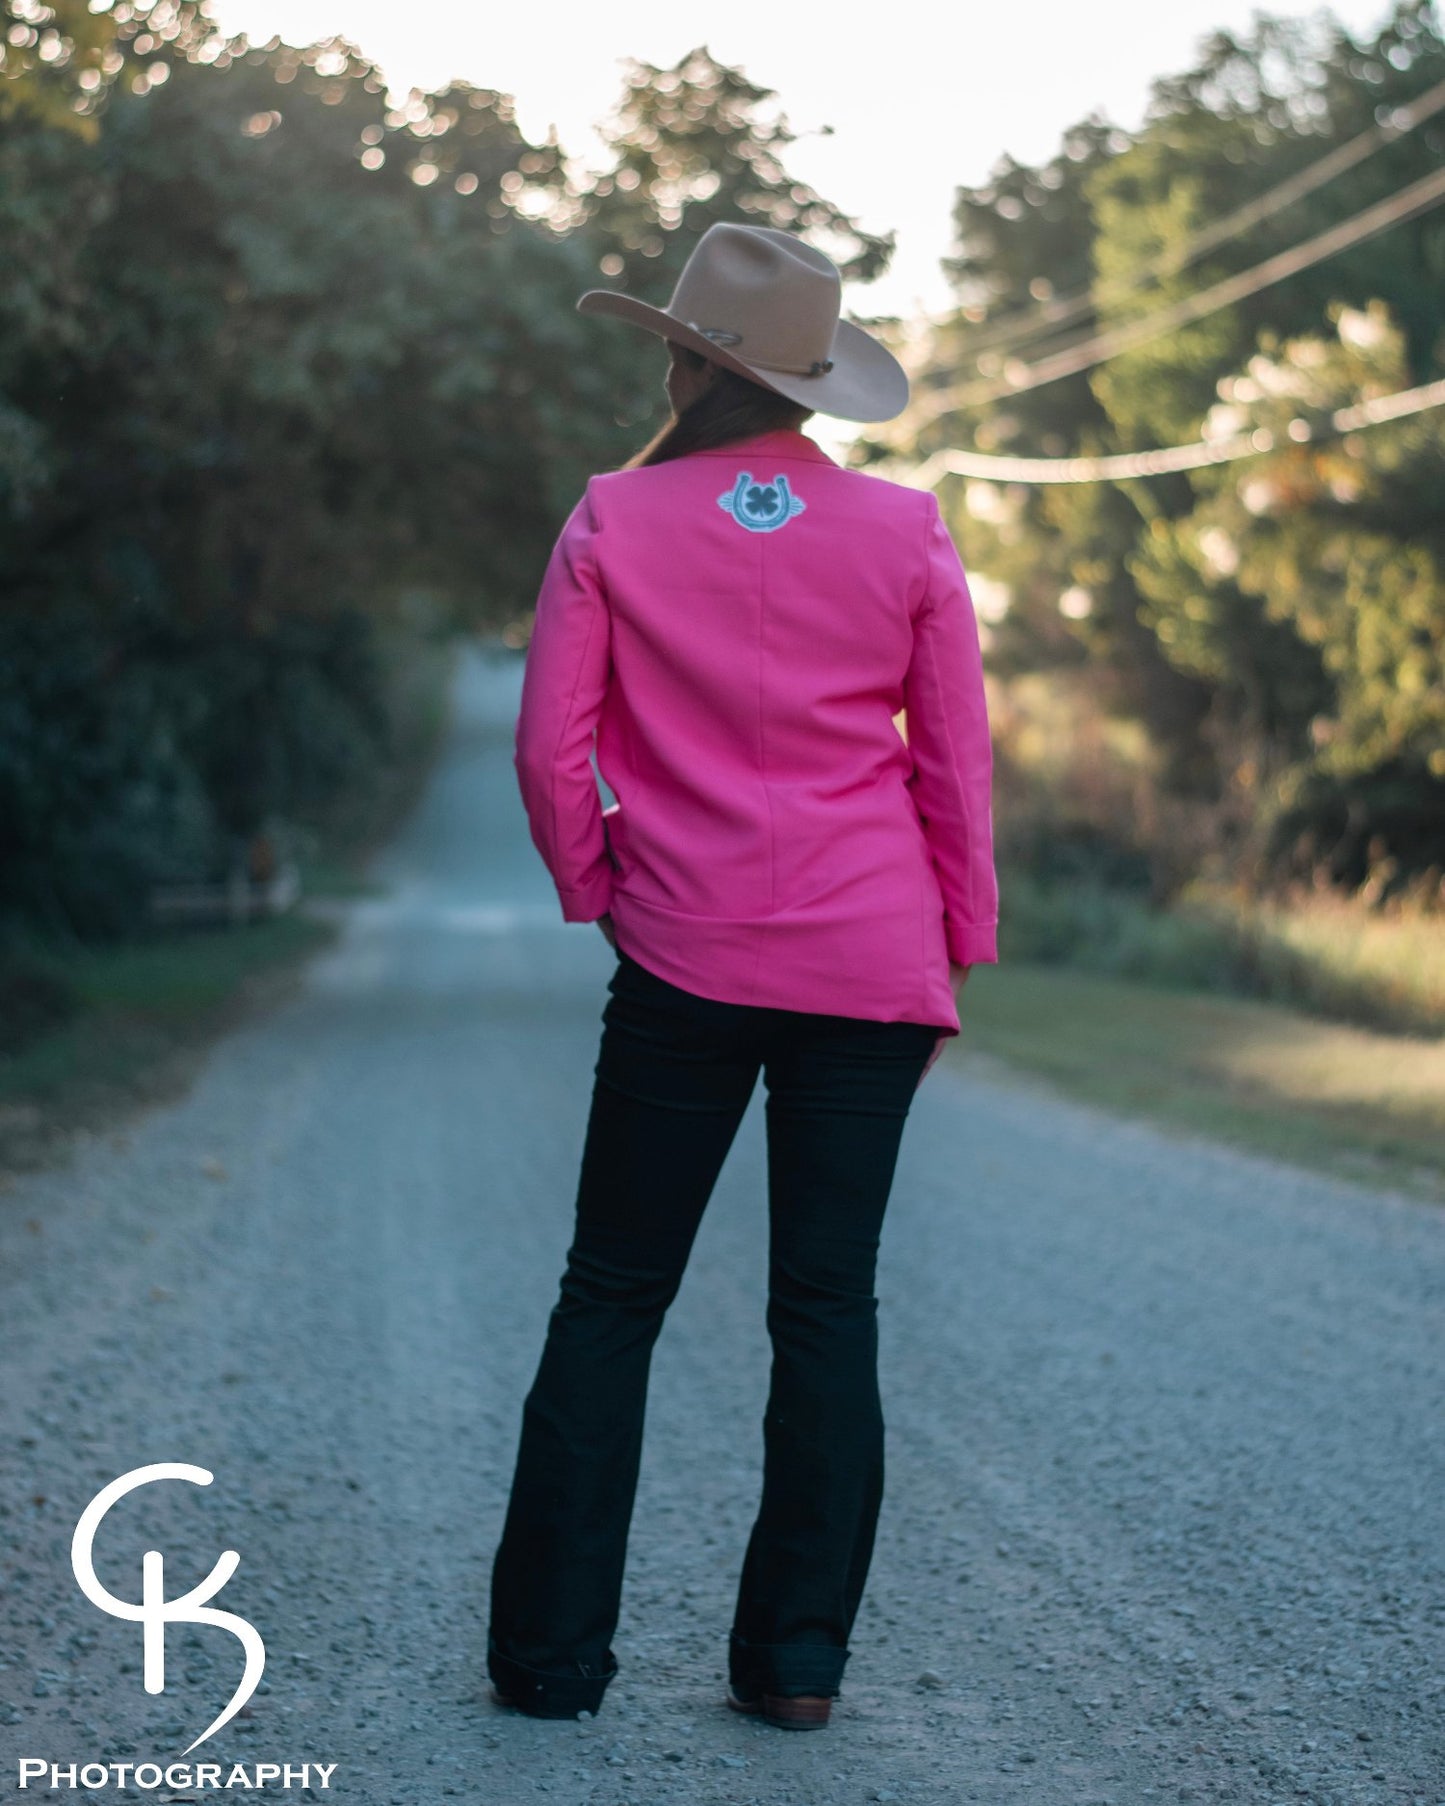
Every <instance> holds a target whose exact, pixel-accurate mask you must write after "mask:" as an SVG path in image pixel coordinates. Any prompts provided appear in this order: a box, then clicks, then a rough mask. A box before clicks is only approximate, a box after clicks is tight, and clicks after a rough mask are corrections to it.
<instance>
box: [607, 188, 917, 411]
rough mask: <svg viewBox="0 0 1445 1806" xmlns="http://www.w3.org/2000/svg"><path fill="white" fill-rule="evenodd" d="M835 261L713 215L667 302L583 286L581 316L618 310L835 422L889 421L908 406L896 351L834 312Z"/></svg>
mask: <svg viewBox="0 0 1445 1806" xmlns="http://www.w3.org/2000/svg"><path fill="white" fill-rule="evenodd" d="M842 294H843V279H842V276H841V275H840V273H839V270H838V266H837V265H836V264H835V263H834V262H833V261H832V259H831V258H828V257H825V256H824V255H823V253H822V252H821V251H815V250H814V249H813V247H812V246H811V245H808V244H804V242H803V241H802V239H801V238H797V237H795V236H794V235H793V234H792V233H791V232H779V231H776V230H775V229H774V228H773V227H772V226H744V225H733V224H731V223H730V222H728V221H725V220H722V221H718V222H717V223H716V224H715V225H711V226H709V227H708V229H707V231H706V232H704V233H703V235H702V237H701V238H700V239H699V240H698V241H697V244H696V245H695V246H694V247H693V252H692V255H691V256H690V257H689V258H688V260H687V262H686V264H685V265H684V266H683V270H682V274H681V275H680V276H679V277H678V279H677V286H676V287H675V288H674V289H673V291H672V299H671V300H670V301H669V302H668V304H667V306H666V307H665V308H662V307H652V306H649V304H648V303H647V302H646V301H639V300H637V299H636V298H635V297H634V296H632V295H624V294H620V293H618V291H617V290H615V289H610V288H593V289H588V291H587V293H586V294H585V295H583V296H582V298H581V300H580V301H578V303H577V311H578V313H581V314H616V315H617V317H618V318H619V319H623V320H631V321H632V322H633V324H634V325H637V326H641V327H643V328H644V329H645V330H646V331H648V332H655V333H657V334H658V335H659V336H660V337H661V338H664V339H672V340H673V341H675V342H676V343H677V344H679V345H688V346H691V348H692V349H693V350H694V351H700V352H702V353H703V355H704V356H705V357H709V358H711V359H712V361H713V362H714V363H715V364H721V365H722V366H723V368H724V369H725V370H736V371H737V372H738V373H739V375H741V376H749V377H751V378H752V379H753V381H754V382H757V383H761V384H762V386H763V387H764V388H765V389H775V390H776V391H777V392H778V394H780V395H786V396H787V397H788V398H789V400H791V401H800V402H802V403H803V405H804V406H805V407H809V408H813V409H815V410H816V411H817V412H818V413H820V414H830V415H832V416H834V417H835V418H836V419H839V420H892V419H893V417H894V416H895V415H896V414H901V413H902V412H903V410H904V408H905V407H907V405H908V376H907V373H906V371H905V370H904V368H903V366H902V365H901V364H900V363H899V362H898V359H897V358H896V357H894V355H893V353H892V352H891V351H889V350H888V349H887V348H886V347H885V346H883V345H880V344H879V342H878V340H877V339H875V338H872V337H871V336H870V335H869V334H868V333H866V332H864V331H863V329H862V328H861V327H860V326H854V325H853V324H852V322H851V321H848V320H841V319H839V317H838V313H839V307H840V305H841V301H842Z"/></svg>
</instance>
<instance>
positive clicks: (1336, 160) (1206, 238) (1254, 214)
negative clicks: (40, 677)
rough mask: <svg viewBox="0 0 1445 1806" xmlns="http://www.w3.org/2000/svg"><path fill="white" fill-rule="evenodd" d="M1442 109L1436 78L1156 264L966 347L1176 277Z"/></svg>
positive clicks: (988, 343) (1041, 328) (1009, 336)
mask: <svg viewBox="0 0 1445 1806" xmlns="http://www.w3.org/2000/svg"><path fill="white" fill-rule="evenodd" d="M1442 108H1445V81H1442V82H1437V83H1436V84H1435V86H1434V87H1433V88H1429V89H1427V90H1426V91H1425V93H1423V94H1421V95H1418V96H1417V97H1416V98H1415V99H1414V100H1412V101H1410V102H1409V103H1408V104H1407V105H1405V106H1401V107H1395V108H1393V109H1392V110H1391V112H1390V113H1389V115H1388V117H1387V118H1385V119H1383V120H1381V121H1379V122H1378V123H1377V124H1375V125H1372V126H1371V127H1370V128H1369V129H1368V130H1367V131H1363V132H1361V133H1359V135H1358V136H1357V137H1354V138H1351V139H1350V141H1349V142H1348V143H1347V144H1341V145H1339V146H1337V147H1336V148H1335V149H1334V150H1332V151H1330V152H1329V153H1328V154H1327V155H1325V156H1323V157H1321V158H1319V159H1318V161H1316V162H1314V163H1311V164H1310V165H1309V166H1308V167H1307V168H1305V169H1302V170H1299V171H1298V172H1297V173H1296V174H1295V175H1292V176H1289V177H1287V178H1286V179H1285V180H1284V181H1283V182H1279V183H1277V184H1276V185H1275V186H1274V187H1273V188H1270V189H1267V190H1266V191H1265V193H1263V194H1262V195H1259V196H1257V197H1256V198H1255V199H1254V200H1252V201H1249V202H1246V204H1245V205H1244V206H1242V207H1237V208H1236V209H1235V210H1234V212H1233V213H1227V214H1225V215H1224V216H1223V218H1221V219H1217V220H1215V221H1214V222H1213V223H1212V224H1210V225H1208V226H1204V227H1202V228H1201V229H1200V230H1199V231H1198V232H1196V233H1194V234H1193V236H1192V237H1190V238H1188V239H1187V240H1186V241H1185V242H1184V244H1182V245H1181V246H1180V247H1179V248H1178V250H1176V251H1173V252H1170V253H1169V254H1168V255H1166V256H1165V257H1163V258H1162V259H1161V260H1160V262H1159V263H1157V264H1156V265H1155V266H1154V268H1152V269H1149V270H1141V271H1138V272H1137V273H1135V274H1134V275H1132V276H1123V277H1116V278H1114V280H1112V281H1103V282H1100V283H1098V284H1097V285H1096V286H1095V287H1094V288H1092V289H1085V290H1083V291H1082V292H1081V293H1079V294H1076V295H1060V296H1059V297H1058V298H1057V299H1055V300H1051V301H1047V302H1045V303H1044V304H1043V306H1041V307H1038V308H1031V309H1029V310H1028V312H1027V313H1026V314H1014V315H1011V316H1008V317H1006V318H1004V319H1002V320H1000V321H998V322H997V325H996V328H995V330H994V331H993V332H990V331H989V328H988V324H987V322H985V324H984V326H983V329H982V332H981V334H980V335H979V336H978V337H971V338H970V339H969V341H968V343H967V346H966V350H967V351H968V353H969V355H970V356H972V355H973V354H974V353H975V352H979V351H995V350H998V349H1000V348H1004V347H1010V346H1014V345H1021V344H1024V343H1026V342H1027V341H1028V340H1029V339H1034V338H1039V337H1042V336H1045V335H1046V334H1047V333H1049V332H1052V331H1053V329H1054V328H1055V327H1058V326H1067V325H1069V324H1070V323H1071V322H1073V321H1074V320H1077V319H1079V318H1080V317H1081V316H1082V315H1084V314H1087V313H1090V312H1091V311H1093V310H1094V309H1095V308H1097V307H1099V306H1101V305H1102V306H1108V305H1110V304H1112V303H1114V302H1117V301H1123V300H1126V299H1127V298H1128V297H1129V296H1130V295H1132V294H1135V293H1137V292H1138V291H1139V290H1140V289H1142V288H1146V287H1148V286H1149V284H1151V283H1154V282H1162V281H1165V280H1167V279H1168V278H1169V277H1170V276H1177V275H1178V274H1179V272H1180V271H1181V270H1185V269H1188V268H1189V266H1190V264H1192V263H1196V262H1198V260H1199V259H1200V258H1201V257H1202V256H1203V255H1204V254H1205V252H1206V251H1212V250H1214V249H1215V247H1216V246H1218V245H1221V244H1224V243H1226V242H1227V241H1228V240H1229V239H1232V238H1237V237H1238V236H1239V235H1240V234H1241V233H1242V232H1247V231H1249V230H1250V229H1251V227H1253V226H1257V225H1258V224H1259V223H1260V221H1261V220H1266V219H1269V218H1271V217H1272V216H1273V215H1274V214H1276V213H1280V212H1282V211H1283V210H1284V209H1285V208H1286V207H1292V206H1293V205H1294V204H1295V202H1296V201H1300V200H1303V199H1304V197H1305V196H1306V195H1307V194H1313V193H1314V192H1315V190H1316V189H1317V188H1323V187H1324V185H1325V183H1326V182H1332V181H1333V180H1334V178H1335V177H1336V176H1338V175H1343V174H1344V172H1345V171H1346V170H1347V169H1353V168H1354V167H1355V165H1356V164H1357V163H1363V162H1364V160H1365V158H1366V157H1369V156H1372V155H1373V154H1374V152H1375V151H1377V150H1378V149H1379V148H1380V147H1381V145H1384V144H1393V143H1394V141H1395V140H1396V139H1397V138H1403V137H1404V136H1405V134H1406V133H1407V132H1413V131H1414V130H1415V128H1416V127H1417V126H1420V125H1423V124H1424V123H1425V121H1426V120H1427V119H1433V118H1434V117H1435V115H1436V114H1437V113H1438V112H1440V111H1441V110H1442Z"/></svg>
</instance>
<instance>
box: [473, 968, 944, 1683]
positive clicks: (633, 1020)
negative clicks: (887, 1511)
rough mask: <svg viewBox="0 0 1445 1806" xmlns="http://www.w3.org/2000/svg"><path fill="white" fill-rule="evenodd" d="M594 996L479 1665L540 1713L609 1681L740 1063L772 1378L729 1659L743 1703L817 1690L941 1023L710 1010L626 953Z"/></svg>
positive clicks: (846, 1605) (848, 1590)
mask: <svg viewBox="0 0 1445 1806" xmlns="http://www.w3.org/2000/svg"><path fill="white" fill-rule="evenodd" d="M608 991H609V998H608V1002H607V1004H606V1007H605V1008H604V1010H603V1014H602V1021H603V1032H602V1038H601V1046H600V1050H599V1053H598V1058H597V1063H596V1067H595V1084H594V1089H593V1094H592V1102H591V1110H590V1115H589V1119H588V1124H587V1133H586V1140H585V1145H584V1151H583V1156H582V1169H581V1177H580V1182H579V1186H578V1193H577V1206H576V1226H575V1234H574V1237H573V1241H572V1245H571V1247H570V1249H569V1250H568V1253H567V1259H566V1268H565V1271H564V1272H563V1275H562V1279H561V1286H560V1296H559V1298H558V1301H557V1303H556V1305H555V1306H554V1308H553V1310H552V1313H551V1317H550V1319H549V1322H548V1326H547V1334H546V1340H545V1344H544V1347H543V1350H542V1356H541V1361H540V1364H539V1366H538V1368H537V1373H536V1378H535V1380H534V1382H533V1385H532V1388H531V1390H530V1391H529V1393H528V1394H527V1397H526V1400H525V1402H524V1404H523V1407H522V1426H521V1439H520V1447H519V1449H518V1454H517V1464H516V1471H515V1475H514V1478H513V1482H512V1491H511V1497H510V1501H509V1504H508V1509H507V1514H506V1520H505V1524H504V1527H503V1532H502V1538H501V1543H500V1545H499V1547H498V1549H497V1552H496V1556H495V1559H494V1561H493V1566H492V1581H491V1622H490V1626H489V1634H488V1671H489V1673H490V1675H491V1677H492V1679H493V1680H494V1681H495V1682H496V1683H497V1685H498V1687H499V1688H500V1689H501V1690H502V1691H503V1692H504V1693H506V1694H508V1695H510V1696H511V1697H513V1698H515V1699H516V1701H517V1703H518V1704H519V1705H521V1706H522V1708H523V1710H525V1711H528V1712H532V1713H534V1714H536V1715H538V1716H543V1717H573V1716H575V1715H576V1714H577V1713H578V1712H582V1711H591V1712H596V1711H597V1710H598V1709H599V1707H600V1705H601V1701H602V1696H603V1693H604V1692H605V1690H606V1688H607V1686H608V1683H609V1682H610V1681H611V1680H612V1678H613V1676H614V1675H615V1674H616V1673H617V1659H616V1656H615V1655H614V1652H613V1650H612V1646H611V1645H612V1638H613V1635H614V1632H615V1630H616V1627H617V1621H618V1616H619V1610H620V1604H621V1593H622V1578H623V1568H624V1564H625V1559H626V1551H627V1541H628V1534H629V1529H630V1525H631V1520H632V1511H633V1502H634V1497H635V1493H636V1487H637V1478H638V1473H639V1469H640V1464H641V1456H642V1436H643V1422H644V1416H645V1406H646V1397H647V1383H648V1373H649V1368H650V1363H651V1358H652V1349H653V1345H654V1343H655V1342H656V1340H657V1336H658V1332H659V1331H660V1330H661V1328H662V1323H663V1318H664V1315H665V1314H666V1311H667V1308H668V1306H669V1305H670V1304H671V1303H672V1300H673V1298H674V1297H675V1296H676V1294H677V1290H678V1287H679V1286H680V1284H681V1282H682V1276H683V1272H684V1270H685V1268H686V1266H687V1261H688V1256H689V1254H690V1252H691V1249H692V1245H693V1240H694V1238H695V1236H696V1233H697V1229H698V1226H699V1224H700V1222H701V1220H702V1214H703V1211H704V1209H705V1208H706V1206H707V1203H708V1200H709V1198H710V1197H711V1195H712V1192H713V1188H714V1185H715V1183H716V1181H717V1177H718V1174H719V1171H720V1170H721V1168H722V1165H723V1161H724V1159H725V1158H726V1156H727V1153H728V1149H729V1148H730V1147H731V1145H732V1142H733V1139H734V1137H735V1135H736V1133H737V1129H738V1125H739V1124H740V1122H741V1121H742V1118H743V1115H744V1112H745V1111H746V1109H747V1106H748V1103H749V1100H750V1099H751V1097H752V1094H753V1090H754V1088H755V1086H756V1083H757V1078H758V1074H759V1072H760V1071H761V1072H762V1073H763V1075H764V1083H765V1086H766V1091H767V1103H766V1124H767V1160H768V1193H769V1197H768V1203H769V1225H770V1227H769V1282H768V1287H769V1289H768V1300H767V1312H766V1321H767V1328H768V1333H769V1336H770V1339H771V1344H772V1374H771V1388H770V1392H769V1396H768V1399H767V1403H766V1408H765V1411H764V1415H763V1424H762V1429H763V1480H762V1501H761V1505H760V1508H759V1511H758V1514H757V1518H756V1520H755V1522H754V1524H753V1528H752V1533H751V1536H750V1538H749V1541H748V1544H747V1549H746V1552H745V1555H744V1559H743V1564H742V1573H741V1581H740V1585H739V1590H738V1595H737V1604H736V1609H735V1612H734V1618H733V1623H732V1626H731V1631H730V1637H729V1642H728V1669H729V1676H730V1679H731V1681H732V1684H733V1686H734V1689H735V1690H737V1691H738V1692H739V1693H741V1694H744V1695H748V1696H755V1695H756V1694H757V1693H758V1692H759V1691H762V1690H766V1691H768V1692H772V1693H779V1694H785V1695H799V1694H821V1695H824V1696H827V1697H830V1698H831V1697H834V1696H836V1694H837V1693H838V1691H839V1683H840V1680H841V1678H842V1673H843V1667H844V1664H845V1663H846V1661H847V1660H848V1657H849V1654H850V1651H849V1647H848V1640H849V1636H850V1633H851V1631H852V1628H853V1622H854V1618H855V1616H856V1614H857V1611H858V1606H859V1602H860V1600H861V1597H862V1593H863V1585H864V1581H865V1578H866V1576H867V1573H868V1567H869V1563H870V1561H871V1559H872V1553H873V1543H874V1535H875V1530H876V1527H877V1522H878V1513H879V1507H880V1505H881V1503H882V1497H883V1432H884V1426H883V1412H882V1405H881V1401H880V1397H879V1389H878V1334H877V1299H876V1297H875V1295H874V1277H875V1269H876V1264H877V1254H878V1245H879V1238H880V1233H881V1230H882V1225H883V1216H884V1211H885V1208H886V1206H887V1202H888V1196H889V1192H890V1190H891V1188H892V1184H893V1175H894V1169H895V1165H896V1161H897V1157H898V1150H899V1145H900V1141H901V1138H902V1133H903V1125H904V1121H905V1119H906V1117H907V1115H908V1110H909V1106H910V1104H911V1102H912V1099H913V1096H914V1093H915V1091H916V1089H917V1087H918V1084H919V1081H920V1078H921V1076H922V1074H923V1071H924V1069H925V1066H926V1065H927V1063H928V1060H929V1056H930V1055H931V1054H932V1052H933V1050H934V1048H935V1046H936V1044H937V1041H938V1037H939V1034H940V1032H941V1031H940V1030H939V1028H938V1027H937V1026H936V1025H930V1024H927V1023H918V1022H875V1021H871V1020H864V1019H862V1018H858V1017H850V1016H829V1015H821V1014H812V1013H804V1012H800V1011H791V1010H781V1009H771V1008H764V1007H761V1006H755V1005H751V1004H733V1003H723V1002H719V1001H717V1000H715V999H712V998H706V997H699V996H696V995H694V994H693V993H692V992H690V991H686V990H683V989H680V988H679V987H678V986H676V985H674V984H671V983H669V982H668V981H667V980H666V979H663V978H661V977H659V976H658V975H657V974H655V973H653V972H651V971H649V970H648V969H647V968H646V967H645V966H643V965H641V964H639V963H638V962H637V961H636V960H634V959H632V958H630V957H629V956H628V955H627V954H625V953H619V956H618V963H617V969H616V971H615V973H614V974H613V976H612V978H611V980H610V981H609V984H608ZM718 1352H719V1358H720V1359H721V1360H724V1361H726V1359H727V1356H728V1351H727V1350H726V1349H721V1350H719V1351H718Z"/></svg>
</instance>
